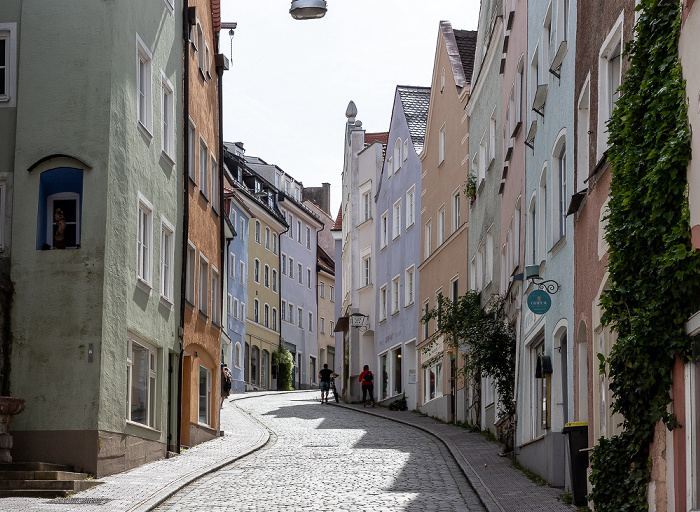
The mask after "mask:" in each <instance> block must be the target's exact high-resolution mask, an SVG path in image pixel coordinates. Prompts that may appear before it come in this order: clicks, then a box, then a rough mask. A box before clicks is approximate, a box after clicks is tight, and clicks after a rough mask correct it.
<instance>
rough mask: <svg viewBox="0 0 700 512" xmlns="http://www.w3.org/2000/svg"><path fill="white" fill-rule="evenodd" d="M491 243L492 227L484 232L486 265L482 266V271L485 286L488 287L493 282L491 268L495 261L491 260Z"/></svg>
mask: <svg viewBox="0 0 700 512" xmlns="http://www.w3.org/2000/svg"><path fill="white" fill-rule="evenodd" d="M493 243H494V242H493V227H490V228H489V230H488V231H487V232H486V251H485V257H486V263H485V265H484V266H485V267H486V268H485V269H484V275H485V277H486V283H485V286H488V285H489V284H491V281H493V267H494V264H495V260H494V259H493Z"/></svg>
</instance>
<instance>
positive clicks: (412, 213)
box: [406, 185, 416, 229]
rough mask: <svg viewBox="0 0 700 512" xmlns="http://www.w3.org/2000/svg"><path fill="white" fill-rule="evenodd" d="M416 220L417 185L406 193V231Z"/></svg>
mask: <svg viewBox="0 0 700 512" xmlns="http://www.w3.org/2000/svg"><path fill="white" fill-rule="evenodd" d="M415 220H416V187H415V185H414V186H412V187H411V188H410V189H408V192H406V229H408V228H409V226H412V225H413V223H414V222H415Z"/></svg>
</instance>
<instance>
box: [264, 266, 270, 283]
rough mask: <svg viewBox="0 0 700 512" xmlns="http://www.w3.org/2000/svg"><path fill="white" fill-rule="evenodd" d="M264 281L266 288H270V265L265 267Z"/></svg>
mask: <svg viewBox="0 0 700 512" xmlns="http://www.w3.org/2000/svg"><path fill="white" fill-rule="evenodd" d="M263 279H264V283H265V288H269V287H270V266H269V265H265V271H264V274H263Z"/></svg>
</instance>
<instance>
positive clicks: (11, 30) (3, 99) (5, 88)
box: [0, 23, 138, 108]
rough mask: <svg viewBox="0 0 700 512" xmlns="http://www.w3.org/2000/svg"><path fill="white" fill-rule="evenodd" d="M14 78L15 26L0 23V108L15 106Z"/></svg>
mask: <svg viewBox="0 0 700 512" xmlns="http://www.w3.org/2000/svg"><path fill="white" fill-rule="evenodd" d="M137 37H138V36H137ZM16 76H17V24H16V23H0V108H2V107H15V106H16V104H17V101H16V98H15V96H16V94H15V93H16V90H17V80H16Z"/></svg>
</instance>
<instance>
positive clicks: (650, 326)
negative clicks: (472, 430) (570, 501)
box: [591, 0, 700, 512]
mask: <svg viewBox="0 0 700 512" xmlns="http://www.w3.org/2000/svg"><path fill="white" fill-rule="evenodd" d="M638 10H639V19H638V22H637V25H636V27H635V32H636V37H635V38H634V40H633V41H630V42H629V43H628V44H627V46H626V49H625V56H626V57H627V58H629V62H630V68H629V71H628V72H627V74H626V76H625V80H624V83H623V85H622V87H621V96H620V99H619V100H618V102H617V107H616V108H615V110H614V112H613V114H612V116H611V119H610V121H609V123H608V129H609V134H610V136H609V145H610V147H609V150H608V160H609V161H610V163H611V166H612V181H611V185H610V202H609V213H608V215H607V227H606V234H605V238H606V240H607V242H608V245H609V252H608V254H609V265H608V270H609V275H610V288H609V289H608V290H606V291H605V293H604V294H603V297H602V299H601V303H602V306H603V307H604V309H605V313H604V315H603V323H604V324H605V325H609V326H611V327H612V328H613V329H614V330H615V331H616V333H617V340H616V342H615V344H614V345H613V347H612V349H611V351H610V354H609V356H608V357H607V358H604V357H602V356H600V358H601V365H600V371H601V372H607V374H608V376H609V382H610V391H611V393H612V410H613V412H615V413H618V414H620V415H621V416H622V418H623V420H622V433H621V434H620V435H617V436H613V437H611V438H609V439H605V438H601V439H600V440H599V441H598V444H597V446H596V447H595V449H594V451H593V456H592V459H591V483H592V484H593V491H592V494H591V499H592V500H593V502H594V504H595V509H596V511H597V512H606V511H624V510H630V511H631V510H634V511H639V510H647V508H648V507H647V499H646V489H647V483H648V481H649V478H650V470H651V461H650V457H649V453H650V452H649V450H650V444H651V442H652V440H653V438H654V430H655V428H656V425H657V424H658V422H659V421H662V422H663V423H664V424H665V425H666V427H667V428H668V429H669V430H672V429H673V428H675V427H677V426H679V424H678V421H677V419H676V418H675V417H674V415H673V414H672V413H671V412H669V408H668V406H669V404H670V402H671V396H670V389H671V372H672V367H673V362H674V358H675V357H676V355H678V356H680V357H681V358H682V359H683V360H684V361H687V360H688V359H689V358H690V356H691V352H692V343H693V340H692V339H691V338H690V337H689V336H687V335H686V334H685V330H684V324H685V321H686V319H687V318H688V317H689V316H690V315H691V314H692V313H693V309H694V308H693V306H692V299H694V298H695V297H697V296H698V293H699V292H700V277H699V276H700V256H699V254H698V251H696V250H694V249H692V247H691V240H690V218H689V210H688V198H687V180H686V171H687V167H688V163H689V161H690V158H691V153H690V128H689V126H688V117H687V105H686V100H685V81H684V80H683V75H682V69H681V64H680V61H679V59H678V38H679V35H680V19H681V2H659V1H658V0H642V1H641V2H640V6H639V7H638Z"/></svg>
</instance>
